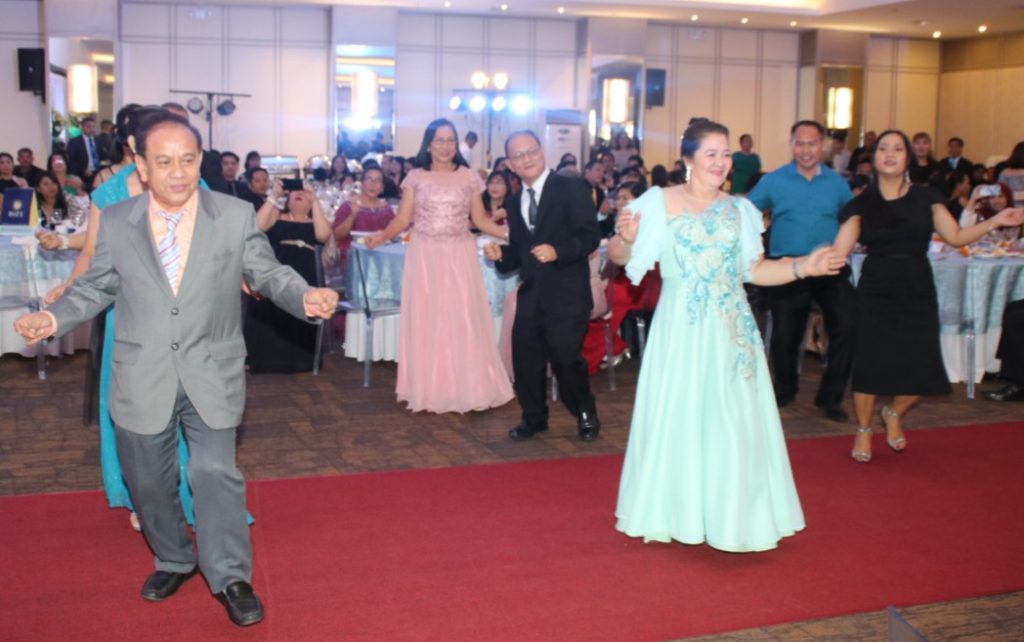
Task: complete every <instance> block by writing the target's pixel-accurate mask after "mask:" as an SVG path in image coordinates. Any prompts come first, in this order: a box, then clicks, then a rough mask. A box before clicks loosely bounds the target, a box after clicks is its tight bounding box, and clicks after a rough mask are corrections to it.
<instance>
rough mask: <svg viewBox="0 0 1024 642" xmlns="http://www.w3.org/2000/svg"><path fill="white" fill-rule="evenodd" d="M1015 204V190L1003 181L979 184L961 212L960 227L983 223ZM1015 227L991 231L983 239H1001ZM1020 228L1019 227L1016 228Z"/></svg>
mask: <svg viewBox="0 0 1024 642" xmlns="http://www.w3.org/2000/svg"><path fill="white" fill-rule="evenodd" d="M1012 206H1013V192H1011V191H1010V188H1009V187H1008V186H1006V185H1004V184H1002V183H994V184H991V185H988V184H982V185H978V186H976V187H975V188H974V190H973V191H972V192H971V198H970V200H969V201H968V202H967V207H965V208H964V211H963V212H962V213H961V214H960V217H959V219H958V220H959V222H960V227H969V226H971V225H974V224H975V223H981V222H983V221H987V220H988V219H990V218H992V217H993V216H995V215H996V214H998V213H999V212H1002V211H1003V210H1004V209H1006V208H1007V207H1012ZM1013 229H1014V228H1003V229H1001V230H999V231H994V232H989V234H987V235H985V236H983V237H982V239H991V240H999V239H1002V238H1006V236H1005V235H1006V234H1007V233H1009V232H1012V230H1013ZM1016 229H1018V230H1019V228H1016Z"/></svg>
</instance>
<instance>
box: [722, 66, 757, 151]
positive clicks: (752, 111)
mask: <svg viewBox="0 0 1024 642" xmlns="http://www.w3.org/2000/svg"><path fill="white" fill-rule="evenodd" d="M719 73H720V76H719V86H718V120H719V122H721V123H722V124H723V125H725V126H726V127H728V128H729V131H730V132H731V133H732V138H733V140H734V144H735V145H736V146H737V147H738V146H739V137H740V134H742V133H749V134H753V133H754V131H755V127H756V125H757V122H756V121H757V117H756V114H757V103H758V102H760V100H761V99H762V98H763V95H762V94H760V93H758V91H757V67H755V66H754V65H734V64H723V65H722V67H721V70H720V72H719Z"/></svg>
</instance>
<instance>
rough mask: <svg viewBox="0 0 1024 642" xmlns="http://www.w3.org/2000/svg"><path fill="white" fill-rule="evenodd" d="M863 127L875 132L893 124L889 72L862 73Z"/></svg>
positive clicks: (872, 70)
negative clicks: (863, 92)
mask: <svg viewBox="0 0 1024 642" xmlns="http://www.w3.org/2000/svg"><path fill="white" fill-rule="evenodd" d="M864 86H865V88H866V91H865V95H864V103H863V104H864V126H865V128H866V129H873V130H875V131H876V132H878V131H882V130H883V129H888V128H889V127H892V126H893V124H894V120H893V119H894V114H893V113H892V107H893V91H894V89H895V88H894V87H893V73H892V72H891V71H889V70H882V71H879V70H875V69H868V70H866V71H865V72H864Z"/></svg>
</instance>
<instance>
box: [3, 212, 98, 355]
mask: <svg viewBox="0 0 1024 642" xmlns="http://www.w3.org/2000/svg"><path fill="white" fill-rule="evenodd" d="M3 232H4V233H2V234H0V296H36V295H37V293H38V296H45V295H46V293H47V292H48V291H50V289H52V288H54V287H56V286H58V285H60V284H61V283H63V282H64V281H65V280H67V278H68V276H70V275H71V269H72V268H73V267H74V264H75V259H76V258H78V252H77V251H74V250H57V251H49V250H43V249H37V248H35V247H33V248H32V249H31V253H32V259H31V264H29V263H27V262H26V259H25V247H24V246H23V245H20V244H19V243H23V242H28V238H29V237H31V233H30V232H29V230H25V231H23V232H15V233H11V232H10V231H9V228H8V229H5V230H3ZM15 239H19V240H17V241H16V240H15ZM20 239H24V241H22V240H20ZM30 266H31V272H33V273H34V275H35V289H33V284H32V280H31V279H30ZM27 311H28V308H22V309H20V310H5V311H2V312H0V354H7V353H16V354H20V355H22V356H25V357H34V356H35V355H36V348H35V347H29V346H26V345H25V340H24V339H23V338H21V336H19V335H18V333H16V332H15V331H14V321H15V319H17V318H18V317H19V316H20V315H21V314H23V313H24V312H27ZM90 330H91V324H89V323H84V324H82V325H81V326H79V327H77V328H75V330H73V331H72V332H69V333H68V334H66V335H64V336H63V337H61V339H60V340H58V341H51V342H50V343H48V344H47V347H46V352H47V354H48V355H50V356H60V355H61V354H72V353H73V352H74V351H75V350H85V349H88V347H89V333H90Z"/></svg>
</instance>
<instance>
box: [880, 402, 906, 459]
mask: <svg viewBox="0 0 1024 642" xmlns="http://www.w3.org/2000/svg"><path fill="white" fill-rule="evenodd" d="M881 414H882V421H883V422H885V433H886V434H885V443H887V444H889V448H892V449H893V450H894V451H896V452H898V453H901V452H903V451H904V450H906V448H907V438H906V437H905V436H904V437H897V438H896V439H892V438H890V437H889V421H891V420H894V419H895V420H897V421H899V418H900V414H899V413H898V412H896V411H895V410H893V409H892V407H891V406H882V413H881ZM901 429H902V426H901Z"/></svg>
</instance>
